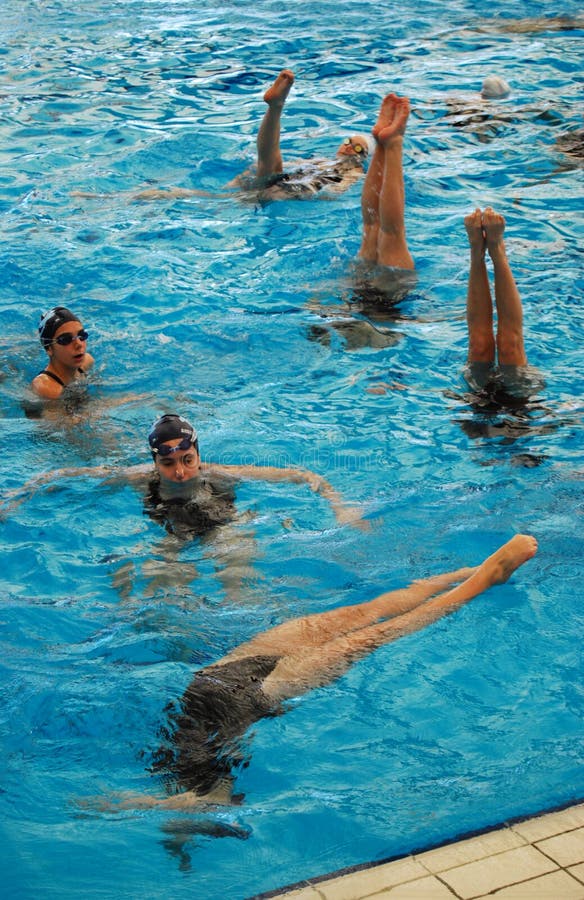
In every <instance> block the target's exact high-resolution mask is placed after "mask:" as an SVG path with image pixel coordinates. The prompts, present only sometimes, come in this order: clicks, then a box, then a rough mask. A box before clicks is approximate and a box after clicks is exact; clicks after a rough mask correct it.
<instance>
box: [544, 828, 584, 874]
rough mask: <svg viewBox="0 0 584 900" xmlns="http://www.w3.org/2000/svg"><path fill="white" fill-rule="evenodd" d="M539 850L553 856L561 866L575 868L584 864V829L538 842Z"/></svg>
mask: <svg viewBox="0 0 584 900" xmlns="http://www.w3.org/2000/svg"><path fill="white" fill-rule="evenodd" d="M537 848H538V849H539V850H541V851H542V853H545V854H547V856H551V858H552V859H554V860H555V861H556V862H557V863H559V864H560V866H575V865H577V864H578V863H581V862H584V828H577V829H576V830H575V831H568V832H566V833H565V834H558V835H557V836H556V837H552V838H548V839H547V840H545V841H538V842H537Z"/></svg>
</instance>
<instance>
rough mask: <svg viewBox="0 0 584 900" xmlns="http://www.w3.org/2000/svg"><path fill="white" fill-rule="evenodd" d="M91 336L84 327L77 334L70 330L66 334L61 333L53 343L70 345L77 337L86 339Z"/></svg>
mask: <svg viewBox="0 0 584 900" xmlns="http://www.w3.org/2000/svg"><path fill="white" fill-rule="evenodd" d="M88 337H89V333H88V332H87V331H86V330H85V328H82V329H81V331H78V332H77V334H71V332H70V331H68V332H67V333H66V334H60V335H59V337H56V338H55V339H54V341H53V344H59V346H60V347H68V346H69V344H72V343H73V341H74V340H75V338H79V340H80V341H86V340H87V338H88Z"/></svg>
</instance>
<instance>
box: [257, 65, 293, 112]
mask: <svg viewBox="0 0 584 900" xmlns="http://www.w3.org/2000/svg"><path fill="white" fill-rule="evenodd" d="M293 84H294V72H292V71H290V69H282V71H281V72H280V74H279V75H278V77H277V78H276V80H275V81H274V83H273V84H272V86H271V87H269V88H268V90H267V91H266V93H265V94H264V100H265V101H266V103H267V104H268V105H269V106H278V105H279V106H284V103H285V102H286V97H287V96H288V94H289V93H290V88H291V87H292V85H293Z"/></svg>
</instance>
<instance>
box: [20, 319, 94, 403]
mask: <svg viewBox="0 0 584 900" xmlns="http://www.w3.org/2000/svg"><path fill="white" fill-rule="evenodd" d="M38 331H39V339H40V342H41V344H42V346H43V347H44V349H45V350H46V351H47V355H48V357H49V364H48V365H47V367H46V368H45V369H43V371H42V372H39V374H38V375H37V376H36V378H34V379H33V381H32V384H31V387H32V389H33V391H34V392H35V394H37V396H38V397H42V398H43V399H44V400H57V399H58V398H59V397H60V396H61V395H62V393H63V390H64V388H66V387H67V386H68V385H70V384H72V383H73V382H75V381H79V380H80V379H81V378H84V377H85V375H86V373H87V372H88V370H89V369H90V368H91V366H92V365H93V362H94V360H93V357H92V356H91V354H89V353H88V352H87V338H88V337H89V335H88V333H87V331H86V330H85V329H84V328H83V325H82V324H81V322H80V321H79V319H78V317H77V316H76V315H75V314H74V313H72V312H71V310H70V309H67V308H66V307H65V306H55V307H53V308H52V309H50V310H49V311H48V312H46V313H45V314H44V315H43V316H41V320H40V323H39V327H38Z"/></svg>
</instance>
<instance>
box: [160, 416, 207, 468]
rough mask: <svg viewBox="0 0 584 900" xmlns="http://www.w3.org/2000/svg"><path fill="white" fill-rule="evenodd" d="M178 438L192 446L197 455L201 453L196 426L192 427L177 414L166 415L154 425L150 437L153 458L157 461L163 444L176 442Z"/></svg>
mask: <svg viewBox="0 0 584 900" xmlns="http://www.w3.org/2000/svg"><path fill="white" fill-rule="evenodd" d="M177 438H182V439H183V440H184V441H185V442H186V444H187V446H190V445H191V444H192V445H193V447H194V448H195V450H196V451H197V453H198V452H199V438H198V435H197V432H196V430H195V427H194V425H191V423H190V422H189V421H188V420H187V419H185V418H184V417H183V416H179V415H177V414H176V413H165V415H163V416H160V418H159V419H157V420H156V421H155V422H154V424H153V425H152V428H151V429H150V433H149V435H148V443H149V444H150V450H151V451H152V457H153V458H154V459H156V454H157V453H158V452H159V451H160V445H161V444H165V443H166V442H167V441H174V440H176V439H177ZM179 446H180V445H179ZM177 449H178V448H177ZM184 449H186V447H185V448H184Z"/></svg>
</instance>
